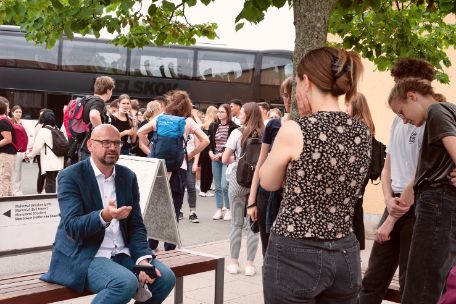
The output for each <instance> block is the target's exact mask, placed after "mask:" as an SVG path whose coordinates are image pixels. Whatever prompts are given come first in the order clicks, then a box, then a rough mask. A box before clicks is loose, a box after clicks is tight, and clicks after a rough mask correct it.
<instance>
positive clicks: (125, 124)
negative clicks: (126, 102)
mask: <svg viewBox="0 0 456 304" xmlns="http://www.w3.org/2000/svg"><path fill="white" fill-rule="evenodd" d="M130 123H131V122H130V119H128V118H127V120H120V119H119V118H117V117H115V116H111V125H113V126H114V127H116V128H117V130H119V132H123V131H125V130H129V129H131V124H130ZM121 140H122V143H123V146H124V147H125V146H127V145H129V144H128V135H124V136H122V138H121Z"/></svg>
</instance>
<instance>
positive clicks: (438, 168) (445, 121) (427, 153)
mask: <svg viewBox="0 0 456 304" xmlns="http://www.w3.org/2000/svg"><path fill="white" fill-rule="evenodd" d="M447 136H456V105H454V104H452V103H448V102H439V103H435V104H432V105H431V106H430V107H429V110H428V116H427V121H426V127H425V128H424V133H423V144H422V147H421V155H420V159H419V160H418V167H417V171H416V177H415V188H420V187H422V186H426V185H434V186H435V185H440V184H450V172H451V170H453V168H454V163H453V160H452V159H451V156H450V155H449V154H448V152H447V150H446V149H445V146H444V145H443V143H442V138H444V137H447Z"/></svg>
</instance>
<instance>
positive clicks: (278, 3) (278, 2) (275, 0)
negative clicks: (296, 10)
mask: <svg viewBox="0 0 456 304" xmlns="http://www.w3.org/2000/svg"><path fill="white" fill-rule="evenodd" d="M285 3H287V0H272V5H273V6H275V7H277V8H281V7H282V6H284V5H285Z"/></svg>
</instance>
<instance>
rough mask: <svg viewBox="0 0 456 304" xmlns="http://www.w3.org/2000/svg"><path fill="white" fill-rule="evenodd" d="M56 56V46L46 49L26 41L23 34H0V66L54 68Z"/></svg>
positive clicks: (55, 66)
mask: <svg viewBox="0 0 456 304" xmlns="http://www.w3.org/2000/svg"><path fill="white" fill-rule="evenodd" d="M57 56H58V46H54V47H53V48H52V49H50V50H48V49H46V47H45V46H43V45H36V44H35V43H34V42H27V41H26V40H25V38H24V36H13V35H4V36H2V47H1V48H0V66H8V67H21V68H36V69H49V70H56V69H57Z"/></svg>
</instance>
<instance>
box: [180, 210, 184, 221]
mask: <svg viewBox="0 0 456 304" xmlns="http://www.w3.org/2000/svg"><path fill="white" fill-rule="evenodd" d="M183 219H184V213H183V212H182V211H181V212H179V221H181V220H183Z"/></svg>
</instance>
